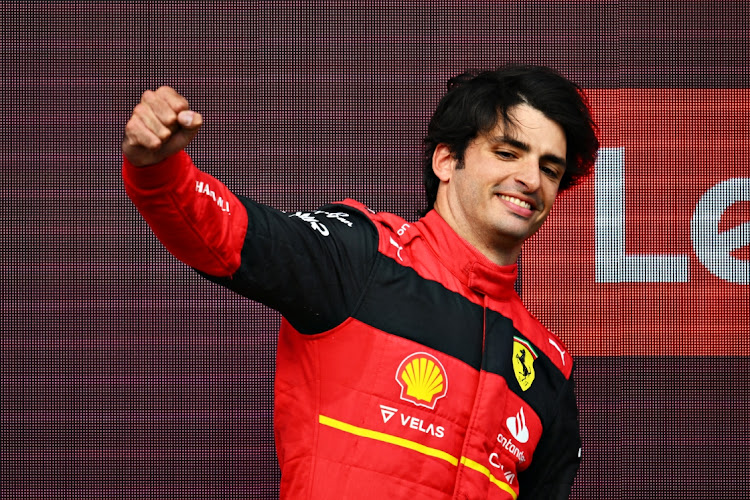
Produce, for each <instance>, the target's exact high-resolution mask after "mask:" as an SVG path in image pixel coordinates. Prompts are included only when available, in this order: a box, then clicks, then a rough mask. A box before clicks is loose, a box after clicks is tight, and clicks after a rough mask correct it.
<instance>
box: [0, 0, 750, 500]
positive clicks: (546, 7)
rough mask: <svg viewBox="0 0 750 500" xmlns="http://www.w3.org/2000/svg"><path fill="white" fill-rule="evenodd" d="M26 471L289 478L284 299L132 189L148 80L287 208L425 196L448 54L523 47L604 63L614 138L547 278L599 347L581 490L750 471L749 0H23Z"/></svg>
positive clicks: (212, 164) (450, 66)
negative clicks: (197, 264) (197, 262)
mask: <svg viewBox="0 0 750 500" xmlns="http://www.w3.org/2000/svg"><path fill="white" fill-rule="evenodd" d="M2 10H3V49H2V54H3V55H2V57H3V74H4V78H2V79H1V83H0V85H2V94H0V95H1V97H0V99H2V111H1V112H0V116H2V117H3V119H4V123H3V127H1V129H0V130H1V131H0V137H2V141H0V144H2V152H3V154H2V160H1V161H2V172H1V173H0V175H1V176H2V185H3V189H2V195H1V196H2V201H3V203H2V212H3V217H2V221H3V222H2V241H3V250H2V261H1V262H2V273H3V279H2V292H3V293H2V302H3V306H2V323H3V334H2V339H3V341H2V457H1V458H2V481H0V495H1V496H2V497H3V498H63V497H66V498H67V497H73V498H112V497H126V498H174V497H189V498H219V497H231V498H276V497H277V496H278V483H279V470H278V466H277V464H276V458H275V452H274V441H273V427H272V418H273V415H272V404H273V396H272V394H273V372H274V347H275V343H276V331H277V328H278V323H279V317H278V315H277V314H276V313H275V312H273V311H271V310H269V309H266V308H264V307H263V306H260V305H258V304H255V303H252V302H249V301H247V300H243V299H239V298H237V297H235V296H233V295H232V294H231V293H229V292H227V291H225V290H223V289H221V288H219V287H217V286H215V285H213V284H210V283H208V282H206V281H204V280H202V279H201V278H200V277H199V276H198V275H196V274H195V273H194V272H193V271H191V270H190V269H188V268H186V267H185V266H183V265H182V264H180V263H179V262H177V261H176V260H175V259H174V258H172V257H171V256H170V255H169V254H168V253H167V252H166V251H165V250H164V249H163V248H162V247H161V246H160V244H159V243H158V241H157V240H156V239H155V238H154V236H153V235H152V234H151V233H150V231H149V229H148V228H147V226H146V224H145V223H144V222H143V221H142V219H141V218H140V216H139V215H138V213H137V211H136V210H135V208H134V207H133V206H132V204H131V203H130V202H129V201H128V200H127V198H126V196H125V194H124V190H123V187H122V181H121V178H120V166H121V156H120V146H119V145H120V141H121V138H122V134H123V127H124V124H125V122H126V121H127V119H128V116H129V113H130V111H131V110H132V108H133V106H135V104H136V103H137V102H138V99H139V96H140V94H141V93H142V92H143V91H144V90H145V89H153V88H156V87H157V86H159V85H170V86H172V87H174V88H176V89H178V90H179V91H180V92H181V93H183V94H184V95H185V96H186V97H187V98H188V99H189V101H190V102H191V105H192V106H193V108H194V109H196V110H198V111H200V112H201V113H202V114H203V116H204V119H205V124H204V126H203V128H202V130H201V132H200V134H199V136H198V138H197V139H196V140H195V141H194V143H193V144H191V145H190V147H189V152H190V154H191V155H192V157H193V158H194V160H195V162H196V164H197V165H198V166H199V167H200V168H202V169H204V170H206V171H207V172H209V173H210V174H212V175H214V176H215V177H217V178H219V179H221V180H223V181H224V182H225V183H226V184H227V185H228V186H229V187H230V188H231V189H233V190H234V191H235V192H237V193H240V194H244V195H247V196H251V197H253V198H255V199H256V200H258V201H260V202H263V203H267V204H270V205H273V206H275V207H278V208H280V209H284V210H291V209H297V210H299V209H310V208H315V207H317V206H319V205H321V204H323V203H325V202H329V201H334V200H340V199H343V198H347V197H351V198H355V199H358V200H359V201H361V202H363V203H365V204H366V205H368V206H369V207H370V208H372V209H373V210H378V211H389V212H395V213H397V214H399V215H402V216H404V217H405V218H407V219H409V220H414V219H416V218H417V217H418V215H417V214H418V212H419V211H420V210H421V209H422V208H423V195H422V188H421V180H420V178H421V173H420V168H421V150H420V148H421V140H422V137H423V135H424V133H425V128H426V124H427V120H428V119H429V116H430V114H431V112H432V109H433V108H434V106H435V105H436V103H437V101H438V99H439V97H440V95H441V94H442V92H443V90H444V85H445V82H446V80H447V79H448V78H450V77H451V76H454V75H456V74H458V73H460V72H462V71H463V70H465V69H469V68H485V67H492V66H497V65H500V64H503V63H506V62H520V63H534V64H545V65H550V66H552V67H555V68H556V69H558V70H559V71H561V72H562V73H563V74H565V75H567V76H568V77H570V78H572V79H573V80H575V81H577V82H578V83H579V84H580V85H581V86H582V87H583V88H585V89H586V91H587V94H588V96H589V99H590V101H591V104H592V107H593V109H594V113H595V115H596V117H597V121H598V122H599V126H600V129H601V138H602V146H603V149H602V150H601V152H600V157H599V160H598V162H597V166H596V172H595V174H594V176H593V177H592V178H590V179H588V180H587V181H586V182H585V183H584V184H582V185H581V186H579V187H578V188H576V189H575V190H574V191H572V192H570V193H566V194H564V195H562V196H561V197H560V198H559V200H558V201H557V203H556V206H555V208H554V209H553V213H552V215H551V217H550V220H549V221H548V224H547V225H546V226H545V227H544V228H543V229H542V231H540V233H539V234H538V235H536V236H535V237H534V238H533V239H532V240H531V241H530V242H529V243H528V244H527V246H526V248H525V249H524V252H523V254H522V256H521V260H520V280H519V283H518V290H519V292H520V293H521V296H522V298H523V300H524V301H525V302H526V304H527V305H528V307H529V308H530V310H531V311H532V312H533V313H534V314H535V315H537V316H538V317H539V318H540V319H541V320H542V321H543V323H545V324H546V325H547V326H548V327H549V328H550V329H552V330H553V331H555V332H556V333H557V334H558V335H559V336H560V337H561V338H562V339H563V341H564V342H565V343H566V344H567V345H568V346H569V347H570V349H571V351H572V353H573V355H574V356H575V357H576V363H577V364H576V367H577V368H576V372H575V375H574V376H575V380H576V384H577V394H578V404H579V409H580V413H581V431H582V437H583V442H584V448H583V461H582V464H581V469H580V471H579V474H578V476H577V478H576V482H575V484H574V488H573V494H572V498H576V499H602V498H611V499H620V498H664V499H667V498H675V499H677V498H708V497H711V498H746V497H749V496H750V484H748V472H747V471H748V468H750V458H749V457H750V449H749V448H750V445H749V444H748V443H750V429H749V428H750V397H749V396H748V394H750V340H748V339H749V338H750V336H748V333H750V327H749V326H748V325H749V324H750V319H749V316H750V314H749V312H750V311H749V310H748V309H749V308H750V306H749V304H750V278H749V276H748V266H749V264H748V263H749V262H750V254H749V253H748V249H749V248H750V187H749V185H748V184H749V183H750V157H748V154H747V151H748V150H750V139H749V138H750V124H749V123H748V117H749V116H750V113H749V111H750V91H749V90H748V88H750V85H749V84H750V78H748V74H750V68H749V67H748V63H747V61H748V57H747V56H748V30H747V19H748V12H747V5H746V3H745V2H684V1H667V2H632V1H631V2H624V1H604V0H603V1H560V2H558V1H547V2H543V1H442V2H431V1H420V0H417V1H410V2H405V1H359V0H357V1H347V2H343V1H310V2H301V1H283V0H282V1H274V2H127V3H125V2H123V3H120V2H38V3H33V2H3V4H2Z"/></svg>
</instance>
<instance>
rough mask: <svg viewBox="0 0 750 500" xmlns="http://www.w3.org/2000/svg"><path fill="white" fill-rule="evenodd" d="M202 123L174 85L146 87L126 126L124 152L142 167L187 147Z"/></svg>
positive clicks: (133, 162)
mask: <svg viewBox="0 0 750 500" xmlns="http://www.w3.org/2000/svg"><path fill="white" fill-rule="evenodd" d="M202 123H203V118H202V117H201V115H200V114H199V113H196V112H195V111H191V110H190V105H189V104H188V102H187V100H186V99H185V98H184V97H182V96H181V95H180V94H178V93H177V91H176V90H174V89H173V88H170V87H159V88H158V89H157V90H155V91H152V90H147V91H146V92H144V93H143V95H142V96H141V102H140V103H138V105H137V106H136V107H135V108H134V109H133V114H132V115H131V117H130V120H128V123H127V125H125V137H124V138H123V140H122V152H123V154H124V155H125V158H127V159H128V161H129V162H130V163H132V164H133V165H136V166H139V167H142V166H146V165H152V164H154V163H158V162H160V161H162V160H164V159H166V158H168V157H170V156H172V155H173V154H175V153H176V152H178V151H180V150H182V149H184V148H185V146H187V145H188V144H189V143H190V141H192V140H193V137H195V134H197V133H198V129H199V128H200V126H201V124H202Z"/></svg>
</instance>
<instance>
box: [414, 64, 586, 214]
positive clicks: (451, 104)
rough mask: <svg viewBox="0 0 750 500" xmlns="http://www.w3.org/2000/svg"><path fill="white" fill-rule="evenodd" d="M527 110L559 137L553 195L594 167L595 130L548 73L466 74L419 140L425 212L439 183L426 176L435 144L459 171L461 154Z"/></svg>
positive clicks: (509, 68)
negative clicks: (515, 112) (516, 111)
mask: <svg viewBox="0 0 750 500" xmlns="http://www.w3.org/2000/svg"><path fill="white" fill-rule="evenodd" d="M519 104H527V105H529V106H531V107H532V108H535V109H537V110H539V111H541V112H542V113H543V114H544V115H545V116H546V117H547V118H549V119H550V120H552V121H554V122H555V123H557V124H558V125H560V127H562V129H563V131H564V132H565V139H566V143H567V158H566V163H567V167H566V169H565V175H564V176H563V178H562V180H561V182H560V189H559V191H560V192H562V191H565V190H566V189H569V188H571V187H573V186H574V185H576V184H578V183H580V182H581V181H582V180H583V179H584V178H586V176H588V175H589V174H590V173H591V172H592V171H593V167H594V163H595V161H596V153H597V150H598V149H599V140H598V138H597V132H598V129H597V127H596V124H595V123H594V120H593V118H592V116H591V110H590V109H589V104H588V101H587V100H586V96H585V95H584V93H583V91H582V90H581V88H580V87H579V86H578V85H576V84H575V83H573V82H571V81H570V80H568V79H566V78H565V77H563V76H562V75H560V74H559V73H558V72H556V71H555V70H553V69H550V68H546V67H543V66H524V65H515V64H510V65H506V66H502V67H500V68H497V69H495V70H491V71H483V72H467V73H463V74H461V75H458V76H456V77H454V78H451V79H450V80H449V81H448V91H447V92H446V94H445V95H444V96H443V98H442V99H441V100H440V103H439V104H438V106H437V109H436V110H435V113H434V114H433V115H432V119H431V120H430V124H429V126H428V128H427V137H425V139H424V156H423V170H422V179H423V183H424V188H425V195H426V197H427V209H426V210H425V211H424V213H426V212H428V211H430V210H431V209H432V207H433V206H434V204H435V199H436V198H437V191H438V186H439V185H440V180H439V179H438V178H437V176H436V175H435V173H434V172H433V171H432V156H433V153H434V152H435V148H436V147H437V145H438V144H445V145H447V146H448V147H449V149H450V150H451V152H452V153H453V155H454V157H455V158H456V159H457V160H458V162H459V168H461V167H460V166H461V165H462V162H463V157H464V152H465V151H466V148H467V147H468V146H469V144H470V143H471V141H472V140H474V139H475V138H476V137H477V136H479V135H481V134H485V133H489V132H490V131H491V130H492V129H494V128H495V126H496V125H497V122H498V120H499V119H500V118H501V117H502V119H503V120H504V121H505V122H509V120H510V118H509V116H508V113H509V111H510V110H511V108H513V107H514V106H517V105H519Z"/></svg>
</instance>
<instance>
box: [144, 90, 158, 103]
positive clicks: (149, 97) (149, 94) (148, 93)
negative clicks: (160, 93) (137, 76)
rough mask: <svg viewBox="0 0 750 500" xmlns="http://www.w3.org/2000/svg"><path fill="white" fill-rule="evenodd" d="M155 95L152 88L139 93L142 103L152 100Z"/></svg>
mask: <svg viewBox="0 0 750 500" xmlns="http://www.w3.org/2000/svg"><path fill="white" fill-rule="evenodd" d="M155 95H156V93H155V92H154V91H153V90H150V89H149V90H146V91H145V92H143V94H142V95H141V102H142V103H143V102H147V101H150V100H152V99H153V98H154V96H155Z"/></svg>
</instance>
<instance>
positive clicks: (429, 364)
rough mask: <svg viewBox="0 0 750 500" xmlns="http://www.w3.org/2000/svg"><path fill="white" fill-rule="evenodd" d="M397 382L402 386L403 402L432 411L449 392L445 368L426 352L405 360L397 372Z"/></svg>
mask: <svg viewBox="0 0 750 500" xmlns="http://www.w3.org/2000/svg"><path fill="white" fill-rule="evenodd" d="M396 382H398V384H399V385H400V386H401V399H402V400H404V401H409V402H410V403H413V404H415V405H417V406H424V407H425V408H429V409H431V410H433V409H435V403H436V402H437V400H438V399H440V398H442V397H443V396H445V395H446V393H447V392H448V376H447V374H446V373H445V368H443V365H442V364H441V363H440V361H438V359H437V358H435V357H434V356H432V355H430V354H427V353H426V352H416V353H414V354H411V355H410V356H407V357H406V358H404V360H403V361H402V362H401V364H400V365H399V367H398V370H396Z"/></svg>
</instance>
